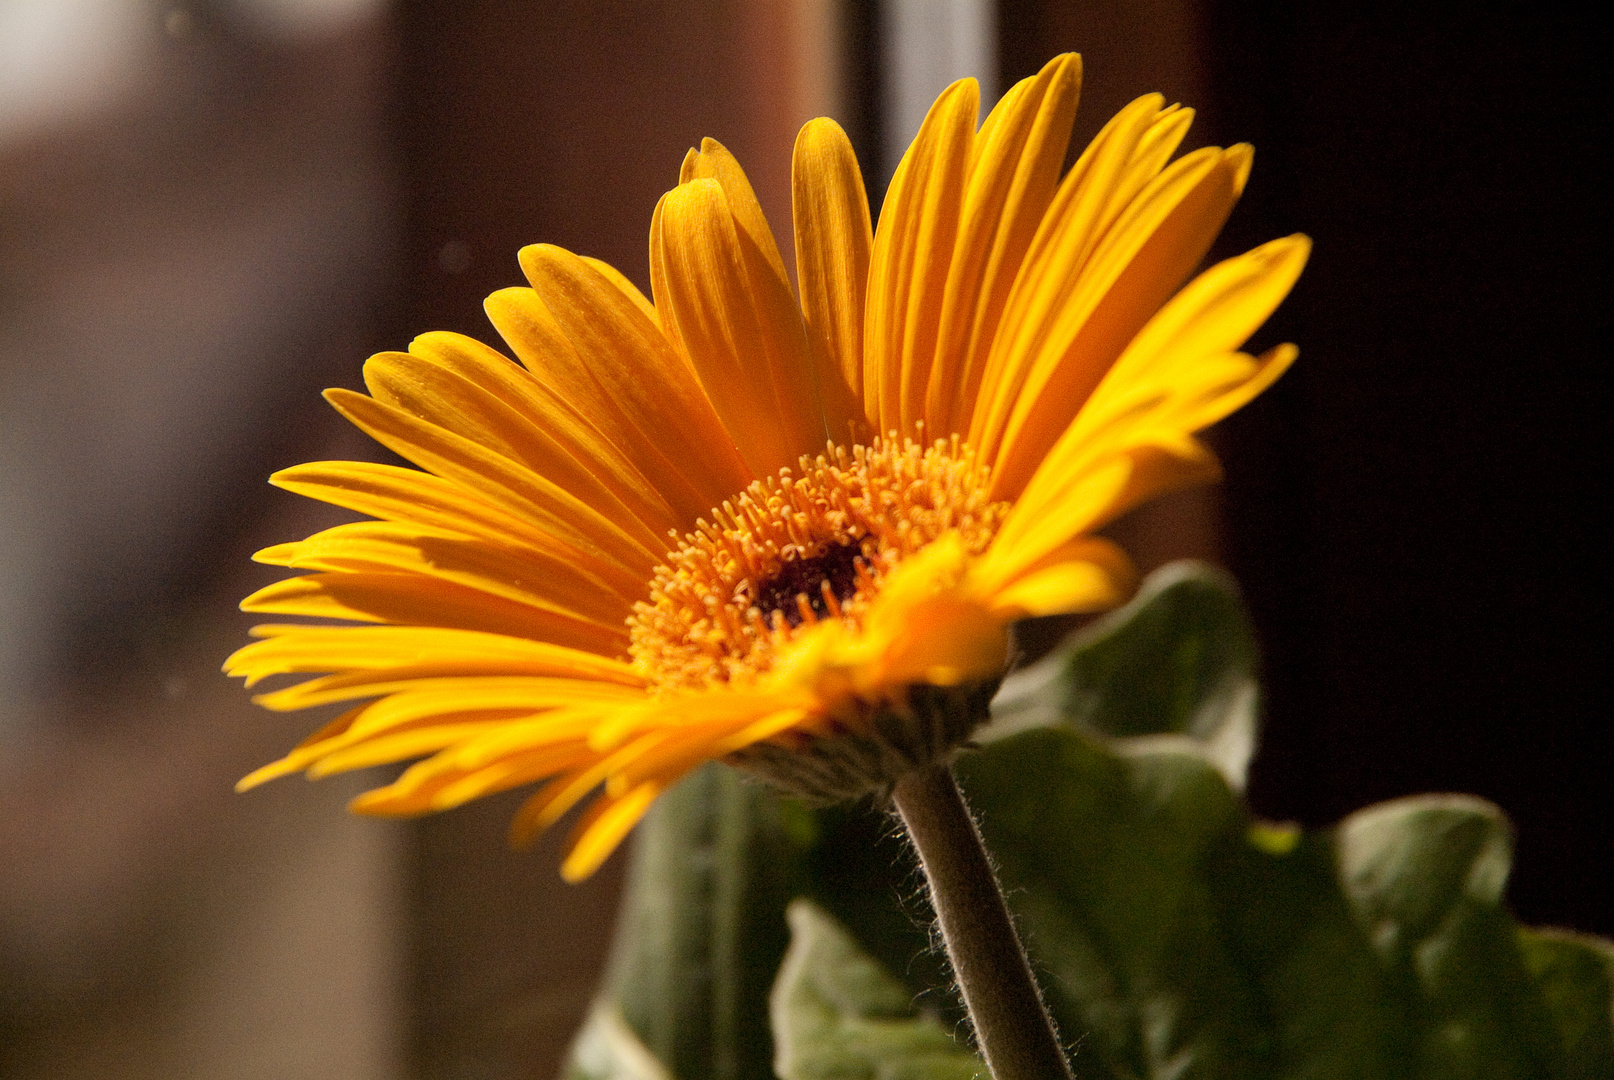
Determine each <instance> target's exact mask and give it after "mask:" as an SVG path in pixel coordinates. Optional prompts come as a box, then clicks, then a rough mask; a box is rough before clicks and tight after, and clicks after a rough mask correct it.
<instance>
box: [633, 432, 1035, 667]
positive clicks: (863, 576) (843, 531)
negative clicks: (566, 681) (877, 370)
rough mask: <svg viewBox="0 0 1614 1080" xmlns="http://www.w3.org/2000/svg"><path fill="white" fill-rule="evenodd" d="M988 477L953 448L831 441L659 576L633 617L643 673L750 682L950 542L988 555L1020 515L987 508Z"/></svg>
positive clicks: (854, 616)
mask: <svg viewBox="0 0 1614 1080" xmlns="http://www.w3.org/2000/svg"><path fill="white" fill-rule="evenodd" d="M986 479H987V477H986V472H985V470H984V469H982V468H981V467H980V466H978V465H977V464H976V462H975V456H974V454H973V452H971V451H970V450H969V448H968V447H966V446H964V445H963V444H962V443H961V442H960V441H959V440H958V438H957V437H954V438H952V439H947V440H939V441H937V442H935V443H933V444H932V445H930V446H929V447H924V446H921V445H919V444H918V443H915V442H914V441H912V440H911V439H905V440H903V441H901V442H900V443H899V442H897V441H895V440H888V439H876V440H874V442H873V443H872V444H871V445H869V446H852V447H849V448H848V447H843V446H836V445H833V444H831V445H829V446H828V447H826V449H825V452H824V453H823V454H820V455H819V456H818V457H816V458H807V457H803V458H801V459H800V461H799V462H798V468H797V469H794V470H792V469H783V470H781V471H780V473H779V475H778V476H777V477H769V478H767V479H766V480H762V481H758V482H756V483H753V484H752V485H751V486H750V487H748V488H746V489H745V490H744V491H742V492H740V493H739V494H738V495H736V496H735V497H734V498H732V499H729V500H726V501H725V502H724V503H723V505H722V506H720V507H718V508H716V509H715V510H713V511H712V515H711V519H710V520H707V519H704V518H703V519H701V520H700V521H698V522H696V525H695V530H694V531H693V532H691V533H689V534H688V535H687V536H685V537H684V538H683V540H682V541H680V542H679V544H678V546H677V547H676V548H675V549H674V550H673V551H672V552H671V553H670V554H669V555H668V556H667V558H666V560H665V561H664V562H663V563H662V564H661V565H660V566H658V567H656V570H655V574H654V576H653V578H652V580H651V582H650V596H649V599H647V600H644V601H641V602H640V603H638V604H636V605H634V612H633V614H632V615H631V616H630V617H629V618H628V633H629V641H630V645H629V650H630V653H631V654H632V657H633V660H634V662H635V664H636V665H637V666H638V667H639V668H640V669H641V670H642V671H643V672H644V673H645V674H646V675H647V676H649V677H650V678H651V680H652V681H653V682H655V683H656V684H657V685H660V686H664V687H674V686H678V687H690V688H696V687H701V686H706V685H710V684H711V683H714V682H730V681H739V680H744V679H747V678H750V677H753V676H756V675H760V674H762V673H764V672H766V671H767V670H769V668H771V667H772V665H773V661H774V658H775V656H776V654H777V652H778V650H779V648H780V647H781V646H782V645H784V644H786V643H787V642H789V641H790V639H791V638H792V637H794V636H795V634H796V633H797V632H798V631H799V630H800V629H801V628H802V627H804V626H810V625H811V624H813V623H816V622H818V621H819V620H821V619H842V620H846V621H847V622H848V623H849V624H851V625H853V626H857V625H859V624H860V622H861V620H862V617H863V615H864V613H865V611H866V610H867V608H868V605H869V603H870V602H871V601H872V600H873V599H874V597H875V596H877V595H878V594H879V590H880V583H881V582H882V581H884V580H885V578H886V576H887V575H889V574H890V573H891V571H892V570H894V569H895V568H896V567H897V565H898V564H900V563H901V562H902V560H903V559H905V558H907V557H908V556H910V555H912V554H914V553H915V552H918V551H920V550H922V549H923V548H924V547H925V546H926V545H928V544H930V543H932V542H933V541H935V540H936V539H937V538H938V537H940V536H942V535H943V534H945V533H948V532H951V531H955V530H956V531H957V532H958V534H959V536H960V538H961V540H962V541H963V544H964V547H965V550H967V551H968V552H969V553H970V554H972V555H975V554H980V553H981V552H982V551H984V550H986V546H987V545H988V544H989V543H991V541H992V537H993V535H994V534H995V533H996V532H997V529H998V526H999V525H1000V524H1001V523H1002V521H1003V516H1004V514H1005V513H1007V512H1008V509H1009V506H1008V504H1007V503H1001V502H999V503H994V502H990V501H988V500H987V498H986V495H985V491H986Z"/></svg>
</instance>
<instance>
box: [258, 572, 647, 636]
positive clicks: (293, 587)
mask: <svg viewBox="0 0 1614 1080" xmlns="http://www.w3.org/2000/svg"><path fill="white" fill-rule="evenodd" d="M241 610H243V611H250V612H254V613H257V614H262V615H303V616H308V617H311V618H319V619H352V620H355V621H357V622H372V623H397V624H402V625H414V626H440V627H445V628H453V629H461V630H482V631H487V632H490V633H496V634H511V635H514V636H517V637H527V638H532V639H534V640H537V641H550V642H555V643H557V644H561V645H567V646H570V647H572V648H580V649H587V650H589V651H591V652H616V651H620V650H622V649H623V648H625V647H626V644H627V641H626V635H625V634H624V633H623V632H622V629H621V627H620V626H612V625H610V624H601V623H598V622H596V621H594V620H591V619H587V618H578V617H576V616H573V615H568V614H563V613H559V612H555V611H551V610H545V609H542V608H534V607H532V606H529V605H526V604H522V603H516V602H512V601H510V600H507V599H505V598H503V597H499V596H494V595H490V594H488V593H486V592H482V591H480V590H477V589H469V588H465V587H464V586H460V585H456V584H453V583H452V582H448V581H443V580H440V579H434V578H430V577H424V576H421V575H418V574H409V573H342V574H309V575H305V576H303V577H295V578H288V579H287V580H285V581H277V582H275V583H274V584H273V585H267V586H265V587H264V588H262V589H259V590H258V591H257V592H255V593H253V594H252V595H251V596H249V597H247V598H246V599H245V600H243V601H241Z"/></svg>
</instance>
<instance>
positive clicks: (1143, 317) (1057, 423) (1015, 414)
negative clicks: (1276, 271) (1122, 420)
mask: <svg viewBox="0 0 1614 1080" xmlns="http://www.w3.org/2000/svg"><path fill="white" fill-rule="evenodd" d="M1247 172H1248V151H1247V148H1245V147H1234V148H1233V149H1231V150H1228V151H1218V150H1215V149H1214V148H1207V149H1206V150H1204V151H1199V152H1196V153H1195V154H1191V155H1189V156H1188V157H1185V158H1183V159H1182V160H1180V161H1178V162H1176V163H1174V164H1173V165H1172V166H1171V167H1170V168H1168V169H1166V170H1165V171H1164V172H1162V173H1161V174H1160V175H1159V176H1158V177H1157V178H1156V179H1155V181H1154V182H1153V183H1151V184H1150V185H1149V186H1148V187H1147V188H1145V189H1144V190H1143V192H1142V193H1140V194H1139V196H1138V197H1137V200H1136V201H1135V202H1134V204H1133V205H1132V206H1130V207H1129V208H1128V211H1127V212H1126V213H1125V214H1123V215H1122V217H1121V218H1120V220H1118V221H1117V223H1116V225H1115V227H1114V228H1113V229H1112V232H1111V235H1109V236H1106V237H1105V239H1104V240H1103V242H1102V243H1101V244H1100V245H1099V247H1098V249H1097V250H1096V251H1095V252H1094V253H1093V255H1092V257H1091V258H1090V260H1089V261H1088V264H1087V265H1086V266H1085V267H1083V269H1082V271H1081V275H1080V280H1079V281H1078V282H1077V285H1076V288H1075V290H1074V291H1073V293H1072V294H1071V296H1070V298H1069V301H1068V303H1067V305H1066V307H1065V308H1064V309H1062V310H1060V311H1058V312H1055V313H1051V314H1052V317H1053V324H1052V325H1051V326H1050V327H1049V329H1048V332H1047V334H1046V337H1045V338H1044V340H1043V345H1042V351H1041V352H1040V354H1039V355H1038V357H1037V358H1036V359H1035V360H1034V362H1033V364H1032V365H1031V368H1030V369H1029V371H1028V373H1027V378H1026V382H1025V384H1024V387H1023V388H1022V391H1021V394H1020V397H1019V399H1018V400H1017V401H1016V402H1015V404H1014V408H1013V410H1012V411H1011V413H1010V416H1009V420H1008V423H1007V425H1006V427H1005V429H1004V433H1003V445H1002V447H1001V449H1000V451H999V453H998V458H997V461H996V463H995V467H994V471H993V495H994V497H996V498H1011V497H1013V496H1014V495H1015V494H1018V492H1019V491H1020V490H1021V489H1022V488H1023V487H1024V485H1025V482H1026V481H1027V480H1028V479H1029V478H1030V476H1031V474H1032V472H1034V471H1035V470H1036V467H1037V464H1038V463H1039V462H1040V461H1041V460H1042V458H1043V457H1044V455H1046V454H1047V452H1048V450H1049V448H1050V447H1051V446H1052V445H1053V443H1054V441H1055V440H1056V439H1058V438H1059V436H1060V434H1061V433H1063V431H1064V430H1065V427H1066V426H1067V425H1068V424H1069V423H1070V421H1071V418H1072V417H1074V416H1075V414H1076V412H1077V410H1078V409H1079V407H1080V405H1081V403H1082V402H1084V401H1085V400H1086V399H1087V398H1088V396H1089V395H1090V394H1091V393H1092V392H1093V390H1094V388H1095V387H1096V386H1097V385H1098V383H1099V382H1100V380H1101V379H1102V378H1103V377H1104V375H1105V373H1106V372H1107V371H1108V370H1109V368H1110V367H1111V366H1112V365H1113V364H1114V363H1115V362H1116V358H1117V357H1119V356H1120V355H1121V353H1122V351H1123V350H1124V349H1126V347H1127V345H1128V343H1129V342H1130V341H1131V340H1132V339H1133V338H1134V337H1135V336H1136V335H1137V334H1138V333H1139V331H1140V330H1141V329H1142V328H1143V326H1144V324H1145V323H1146V322H1147V321H1148V320H1149V319H1150V317H1151V316H1153V315H1154V314H1155V312H1156V311H1158V310H1159V309H1160V306H1161V305H1162V304H1163V303H1165V302H1166V300H1167V298H1169V297H1170V296H1171V294H1172V292H1173V291H1174V290H1175V289H1176V288H1177V287H1178V285H1180V284H1181V282H1182V281H1183V279H1184V278H1186V277H1187V276H1188V274H1189V272H1190V271H1192V270H1193V268H1194V266H1195V265H1197V264H1198V262H1199V260H1200V259H1201V258H1203V257H1204V254H1205V252H1206V251H1208V250H1209V249H1210V244H1211V242H1212V241H1213V240H1214V239H1215V238H1216V234H1217V233H1218V232H1219V231H1220V230H1221V227H1222V224H1223V223H1224V222H1225V221H1226V220H1227V215H1228V213H1229V212H1230V211H1231V210H1232V208H1233V204H1234V202H1235V201H1236V200H1237V198H1238V194H1239V190H1240V188H1241V186H1242V177H1243V176H1244V175H1245V174H1246V173H1247Z"/></svg>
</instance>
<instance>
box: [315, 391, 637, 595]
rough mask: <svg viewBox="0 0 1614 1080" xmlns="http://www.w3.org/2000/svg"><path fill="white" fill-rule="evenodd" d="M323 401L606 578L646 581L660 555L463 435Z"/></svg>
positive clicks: (399, 413) (383, 409)
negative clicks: (548, 538) (516, 518)
mask: <svg viewBox="0 0 1614 1080" xmlns="http://www.w3.org/2000/svg"><path fill="white" fill-rule="evenodd" d="M325 397H326V399H327V400H328V401H330V403H331V404H332V405H334V406H335V407H336V409H337V411H338V412H340V413H341V414H342V415H343V416H345V417H347V418H348V420H350V421H351V422H352V423H353V424H354V425H355V426H357V427H359V428H360V429H362V430H363V431H364V432H365V434H367V435H369V436H370V437H371V438H373V439H375V440H376V441H377V442H379V443H381V444H382V445H383V446H386V447H387V448H388V449H390V450H393V451H395V452H396V453H398V454H400V455H402V456H403V457H405V458H408V459H409V460H410V461H413V462H414V463H415V464H416V465H419V466H420V467H421V468H423V469H427V470H429V471H431V472H434V473H436V474H438V475H439V476H443V477H446V478H447V479H450V480H453V481H455V482H456V483H458V484H460V485H461V486H463V487H467V488H470V489H472V490H474V491H477V492H478V493H479V494H481V495H482V496H483V497H484V498H487V499H489V500H490V501H493V502H495V503H497V504H499V505H500V506H502V507H504V508H506V509H507V510H510V511H511V512H513V513H516V514H519V515H521V516H522V517H525V518H527V519H528V520H529V521H530V522H532V523H533V524H534V525H536V526H537V527H538V528H539V529H540V530H541V531H543V532H545V533H548V534H550V535H552V536H554V537H555V538H556V539H557V540H560V541H561V542H563V543H565V544H566V545H568V546H570V547H571V548H573V549H574V550H575V552H576V555H577V558H578V559H579V561H584V562H586V564H587V565H589V566H590V568H591V569H593V570H594V571H595V572H596V573H599V574H601V575H602V576H616V575H619V574H620V575H623V576H624V577H625V579H627V580H632V579H633V578H635V577H638V578H641V579H642V578H643V577H644V575H645V574H647V573H648V572H649V569H650V567H652V566H654V565H655V564H656V562H657V560H658V559H659V558H660V556H661V552H660V551H657V550H655V549H653V548H650V547H647V546H646V545H645V544H644V543H643V542H641V541H640V540H639V539H638V538H637V537H636V536H634V535H632V534H629V533H627V532H624V531H623V529H622V528H621V526H619V525H618V524H617V523H616V522H614V521H612V520H611V519H609V518H607V517H606V516H605V515H603V514H601V513H600V512H599V511H598V510H595V509H594V508H593V507H591V506H588V505H587V504H586V503H584V502H582V501H581V500H579V499H578V498H576V497H575V496H573V495H571V494H569V493H568V492H566V491H564V490H562V489H561V488H560V487H558V486H557V485H555V484H553V483H551V482H550V481H549V480H546V479H545V478H544V477H542V476H539V475H538V474H536V473H534V472H532V471H531V470H529V469H525V468H523V467H521V466H520V465H518V464H516V463H515V462H512V461H510V460H509V459H508V458H505V457H502V456H500V455H499V454H497V453H495V452H493V451H491V450H487V449H485V448H483V447H482V446H479V445H477V444H476V443H474V442H472V441H471V440H469V439H467V438H465V437H464V436H461V435H456V434H455V433H454V432H452V431H449V430H447V429H445V428H441V427H438V426H437V425H435V424H431V423H428V422H426V421H424V420H420V419H418V418H416V417H414V416H411V415H409V414H408V413H406V412H404V411H403V410H402V409H396V408H393V407H392V406H390V405H384V404H382V403H381V402H379V401H376V400H375V399H373V398H369V397H365V396H364V395H363V394H355V393H353V392H352V391H351V390H341V389H337V390H327V391H326V392H325Z"/></svg>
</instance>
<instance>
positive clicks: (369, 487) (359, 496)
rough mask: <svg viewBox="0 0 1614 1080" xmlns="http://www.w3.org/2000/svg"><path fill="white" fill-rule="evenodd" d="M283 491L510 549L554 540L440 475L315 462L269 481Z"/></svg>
mask: <svg viewBox="0 0 1614 1080" xmlns="http://www.w3.org/2000/svg"><path fill="white" fill-rule="evenodd" d="M269 482H270V483H271V484H274V485H275V486H276V487H280V488H284V489H285V490H287V491H292V492H296V493H297V494H299V495H305V496H307V497H308V498H311V499H319V500H320V501H322V502H328V503H331V504H332V505H335V506H341V507H346V508H347V509H349V510H356V511H358V512H359V513H361V514H368V515H370V516H371V517H377V518H381V519H382V520H384V521H399V522H413V523H416V524H420V525H425V526H428V527H432V528H440V529H445V530H447V531H450V532H457V533H460V534H462V535H465V536H476V537H481V538H482V539H484V540H489V541H492V542H494V543H498V544H505V545H509V546H511V547H517V548H520V547H527V546H534V547H537V548H538V549H539V550H550V549H553V548H554V547H555V546H556V542H555V540H554V538H553V537H550V536H548V535H547V534H545V533H543V532H541V531H539V530H538V529H536V528H534V527H533V526H532V525H531V523H529V522H527V521H525V520H524V519H522V518H521V517H519V516H517V515H515V514H512V513H509V512H508V511H506V510H503V509H500V508H499V506H498V505H497V504H495V503H491V502H489V501H487V500H486V499H485V498H483V497H482V496H480V495H478V494H476V493H474V492H472V491H469V490H467V489H465V488H462V487H460V486H459V485H457V484H455V483H453V482H451V481H448V480H444V479H443V478H442V477H440V476H433V475H432V474H431V473H428V472H422V471H420V470H419V469H404V468H400V467H398V466H396V465H381V464H377V463H374V462H368V461H315V462H310V463H308V464H306V465H294V466H292V467H291V468H289V469H282V470H281V471H279V472H277V473H275V474H274V475H273V476H271V477H269Z"/></svg>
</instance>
